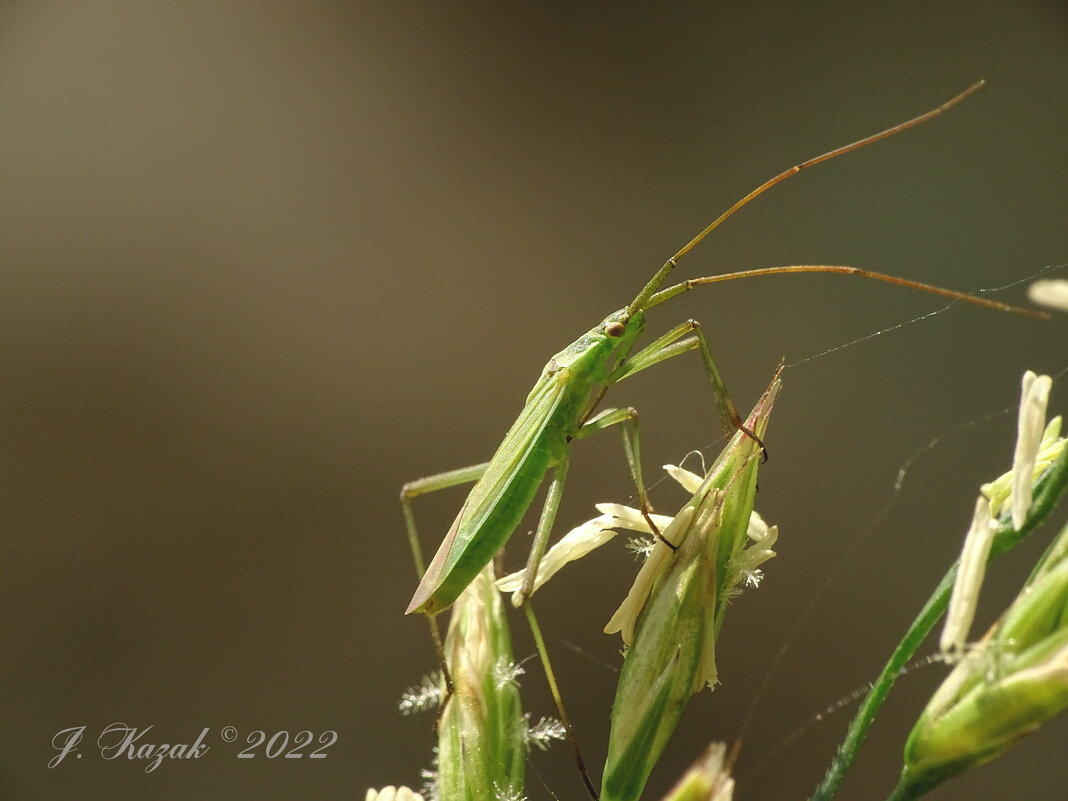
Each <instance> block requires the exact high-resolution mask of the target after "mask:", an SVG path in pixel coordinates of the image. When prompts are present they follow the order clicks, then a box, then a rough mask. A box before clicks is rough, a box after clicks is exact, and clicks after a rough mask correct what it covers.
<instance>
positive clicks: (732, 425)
mask: <svg viewBox="0 0 1068 801" xmlns="http://www.w3.org/2000/svg"><path fill="white" fill-rule="evenodd" d="M688 350H698V351H700V353H701V361H702V362H703V363H704V366H705V372H706V373H707V374H708V380H709V383H710V384H711V386H712V397H713V399H714V400H715V403H716V409H717V410H718V411H719V415H720V419H721V420H722V421H723V428H724V431H726V433H727V436H730V435H732V434H733V433H734V432H735V431H736V430H737V431H742V432H744V433H745V434H746V435H748V436H749V437H751V438H752V439H753V440H755V441H756V442H757V443H758V444H759V445H760V447H761V449H762V450H763V451H764V459H765V460H767V449H766V448H764V443H763V442H762V441H761V440H760V437H758V436H756V434H754V433H753V432H752V431H750V430H749V429H748V428H746V426H745V424H744V423H743V422H742V418H741V416H739V414H738V410H737V409H736V408H735V407H734V401H732V400H731V396H730V394H729V393H728V392H727V386H726V384H724V383H723V378H722V377H721V376H720V374H719V368H718V367H716V361H715V359H713V358H712V351H711V349H710V348H709V347H708V340H707V339H706V338H705V333H704V331H703V330H702V329H701V324H700V323H699V322H697V321H696V320H687V321H686V322H684V323H682V324H680V325H678V326H676V327H675V328H673V329H671V330H670V331H668V332H667V333H666V334H664V335H663V336H662V337H660V338H659V339H657V340H656V341H655V342H653V343H652V344H650V345H649V346H648V347H646V348H643V349H642V350H640V351H638V352H637V353H635V354H634V355H633V356H630V357H628V358H626V359H624V360H623V361H622V362H620V363H619V364H618V365H616V368H615V369H614V370H613V371H612V372H611V374H610V375H609V376H608V383H615V382H617V381H622V380H623V379H624V378H627V377H628V376H632V375H634V374H635V373H637V372H640V371H642V370H644V369H645V368H646V367H652V366H653V365H654V364H659V363H660V362H662V361H665V360H667V359H670V358H672V357H673V356H678V355H679V354H680V353H685V352H686V351H688Z"/></svg>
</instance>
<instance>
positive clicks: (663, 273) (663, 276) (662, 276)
mask: <svg viewBox="0 0 1068 801" xmlns="http://www.w3.org/2000/svg"><path fill="white" fill-rule="evenodd" d="M984 83H985V81H978V82H977V83H975V84H972V85H971V86H969V87H968V88H967V89H965V90H964V91H963V92H961V93H960V94H959V95H957V96H956V97H954V98H952V99H950V100H947V101H946V102H945V103H943V104H942V105H941V106H939V107H938V108H936V109H931V110H930V111H928V112H927V113H926V114H921V115H920V116H918V117H913V118H912V119H911V120H907V121H906V122H902V123H899V124H898V125H895V126H893V127H892V128H887V129H886V130H885V131H880V132H879V133H877V134H872V135H871V136H868V137H865V138H864V139H859V140H857V141H856V142H853V143H852V144H848V145H845V146H844V147H839V148H836V149H835V150H832V151H830V152H828V153H824V154H823V155H822V156H816V157H815V158H811V159H809V160H808V161H803V162H801V163H800V164H797V165H795V166H793V167H791V168H790V169H788V170H785V171H784V172H781V173H779V174H778V175H776V176H775V177H774V178H772V179H771V180H769V181H765V182H764V183H762V184H761V185H760V186H758V187H757V188H756V189H754V190H753V191H752V192H750V193H749V194H748V195H746V196H745V197H743V198H742V199H741V200H739V201H738V202H737V203H735V204H734V205H733V206H731V207H730V208H729V209H727V210H726V211H725V212H723V213H722V214H721V215H719V217H717V218H716V219H714V220H713V221H712V222H711V223H710V224H709V225H708V226H707V227H706V228H705V229H704V230H703V231H701V233H699V234H698V235H697V236H695V237H694V238H693V239H691V240H690V241H689V242H687V243H686V244H685V245H683V246H682V247H681V248H679V251H678V253H676V254H675V255H674V256H672V257H671V258H670V259H668V260H667V261H666V262H664V264H663V266H662V267H661V268H660V269H659V270H657V271H656V275H654V276H653V277H652V279H651V280H650V281H649V283H648V284H646V285H645V287H644V288H643V289H642V291H641V292H639V293H638V296H637V297H636V298H634V300H633V301H631V304H630V306H628V307H627V313H628V314H633V313H634V312H635V311H637V310H638V309H644V308H647V304H646V301H647V300H649V299H650V298H651V297H652V296H653V293H655V292H656V291H657V290H658V289H659V288H660V287H661V285H662V284H663V283H664V281H666V280H667V277H668V275H669V274H670V273H671V271H672V270H674V269H675V266H676V265H677V264H678V261H679V259H681V258H682V257H683V256H685V255H686V254H687V253H689V252H690V251H691V250H693V249H694V248H695V247H696V246H697V244H698V243H699V242H700V241H701V240H702V239H704V238H705V237H706V236H708V235H709V234H710V233H712V232H713V231H714V230H716V228H718V227H719V225H720V224H721V223H722V222H723V221H724V220H726V219H727V218H728V217H730V216H731V215H732V214H734V212H736V211H738V209H740V208H741V207H742V206H744V205H745V204H746V203H748V202H749V201H750V200H753V199H754V198H756V197H757V196H759V195H762V194H763V193H764V192H766V191H767V190H769V189H771V187H773V186H775V184H777V183H779V182H780V181H785V180H786V179H787V178H789V177H790V176H792V175H797V173H799V172H801V170H803V169H805V168H806V167H813V166H815V165H816V164H820V163H822V162H824V161H829V160H830V159H833V158H834V157H836V156H842V155H845V154H846V153H851V152H852V151H854V150H859V149H860V148H862V147H864V146H865V145H870V144H874V143H875V142H878V141H880V140H882V139H886V138H887V137H890V136H893V135H894V134H897V133H901V132H902V131H904V130H906V129H908V128H912V127H913V126H915V125H919V124H920V123H921V122H927V120H929V119H931V118H932V117H937V116H938V115H939V114H941V113H942V112H943V111H946V110H947V109H950V108H952V107H953V106H955V105H957V103H959V102H960V101H962V100H964V98H966V97H968V96H969V95H971V94H973V93H974V92H977V91H979V89H981V88H982V86H983V84H984ZM664 300H666V298H665V299H664ZM654 305H655V304H654Z"/></svg>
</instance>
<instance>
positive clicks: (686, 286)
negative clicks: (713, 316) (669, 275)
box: [643, 264, 1049, 320]
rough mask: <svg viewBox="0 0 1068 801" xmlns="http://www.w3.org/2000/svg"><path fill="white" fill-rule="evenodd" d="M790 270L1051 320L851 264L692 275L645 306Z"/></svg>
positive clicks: (1044, 315)
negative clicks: (879, 284)
mask: <svg viewBox="0 0 1068 801" xmlns="http://www.w3.org/2000/svg"><path fill="white" fill-rule="evenodd" d="M787 273H838V274H839V275H859V276H861V277H862V278H871V279H873V280H875V281H885V282H886V283H888V284H896V285H897V286H903V287H907V288H908V289H918V290H920V291H921V292H930V293H931V294H934V295H941V296H942V297H945V298H951V299H953V300H960V301H963V302H965V303H972V304H975V305H976V306H985V307H986V308H988V309H996V310H997V311H1003V312H1010V313H1012V314H1019V315H1021V316H1023V317H1034V318H1036V319H1039V320H1048V319H1049V314H1047V313H1046V312H1044V311H1039V310H1037V309H1028V308H1025V307H1023V306H1013V305H1012V304H1010V303H1002V302H1001V301H997V300H990V299H989V298H982V297H978V296H976V295H969V294H968V293H966V292H958V291H956V290H955V289H944V288H942V287H940V286H934V285H933V284H925V283H923V282H922V281H910V280H909V279H908V278H899V277H898V276H896V275H887V274H886V273H877V272H875V271H874V270H865V269H862V268H860V267H849V266H846V265H841V264H795V265H791V266H788V267H760V268H757V269H755V270H741V271H739V272H735V273H723V274H722V275H707V276H704V277H701V278H690V279H689V280H686V281H683V282H682V283H679V284H675V285H674V286H671V287H668V288H667V289H664V290H661V291H660V292H657V293H655V294H653V296H652V297H650V298H649V300H648V301H647V302H646V304H645V306H644V307H643V308H646V309H650V308H652V307H653V306H657V305H659V304H661V303H663V302H664V301H665V300H670V299H671V298H673V297H675V296H676V295H681V294H682V293H683V292H686V291H688V290H690V289H693V288H694V287H695V286H701V285H702V284H718V283H720V282H721V281H734V280H736V279H738V278H756V277H757V276H760V275H783V274H787Z"/></svg>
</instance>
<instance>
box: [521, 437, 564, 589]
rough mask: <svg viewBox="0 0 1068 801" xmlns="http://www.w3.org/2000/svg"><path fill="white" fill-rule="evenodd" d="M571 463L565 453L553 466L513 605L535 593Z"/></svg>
mask: <svg viewBox="0 0 1068 801" xmlns="http://www.w3.org/2000/svg"><path fill="white" fill-rule="evenodd" d="M570 464H571V462H570V460H569V459H568V457H567V456H566V455H564V456H563V458H562V459H561V460H560V461H559V462H557V463H556V467H555V468H553V477H552V479H551V480H550V481H549V491H548V492H547V493H546V495H545V505H544V506H543V507H542V509H541V518H540V519H539V520H538V530H537V532H536V533H535V534H534V544H533V545H532V546H531V548H530V556H529V557H527V568H526V570H525V571H524V575H523V584H522V586H520V588H519V592H518V593H516V594H515V595H513V596H512V605H513V606H515V607H517V608H518V607H520V606H522V605H523V604H525V603H526V601H527V599H528V598H529V597H530V596H531V595H532V594H533V593H534V579H536V578H537V576H538V565H540V564H541V557H542V556H543V555H544V554H545V546H546V545H548V544H549V532H550V531H552V527H553V521H554V520H556V510H557V509H559V508H560V498H561V497H563V494H564V481H565V480H566V479H567V468H568V466H569V465H570Z"/></svg>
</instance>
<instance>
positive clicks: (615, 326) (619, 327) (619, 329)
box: [604, 320, 627, 337]
mask: <svg viewBox="0 0 1068 801" xmlns="http://www.w3.org/2000/svg"><path fill="white" fill-rule="evenodd" d="M626 331H627V327H626V326H625V325H623V323H621V322H619V321H618V320H613V321H612V322H610V323H609V324H608V325H606V326H605V327H604V332H605V333H606V334H608V336H610V337H621V336H623V334H625V333H626Z"/></svg>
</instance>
